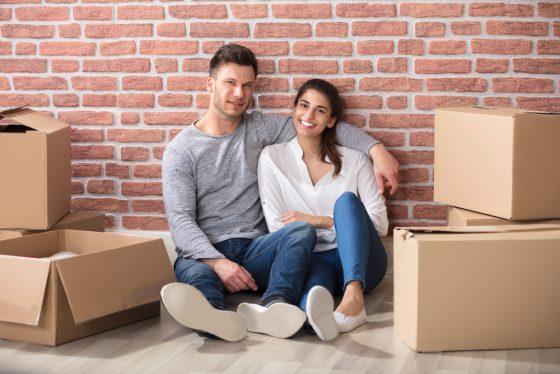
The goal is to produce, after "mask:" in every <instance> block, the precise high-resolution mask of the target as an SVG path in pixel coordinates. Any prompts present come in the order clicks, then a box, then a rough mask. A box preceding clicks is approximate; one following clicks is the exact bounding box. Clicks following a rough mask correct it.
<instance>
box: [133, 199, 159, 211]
mask: <svg viewBox="0 0 560 374" xmlns="http://www.w3.org/2000/svg"><path fill="white" fill-rule="evenodd" d="M132 211H133V212H148V213H165V206H164V204H163V200H161V199H160V200H156V199H153V200H132Z"/></svg>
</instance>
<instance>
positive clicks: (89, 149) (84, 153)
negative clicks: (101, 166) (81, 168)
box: [72, 144, 115, 160]
mask: <svg viewBox="0 0 560 374" xmlns="http://www.w3.org/2000/svg"><path fill="white" fill-rule="evenodd" d="M114 153H115V148H114V147H113V146H112V145H76V144H73V145H72V159H73V160H84V159H86V160H101V159H105V160H112V159H113V154H114Z"/></svg>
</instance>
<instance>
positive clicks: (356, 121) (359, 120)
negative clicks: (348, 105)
mask: <svg viewBox="0 0 560 374" xmlns="http://www.w3.org/2000/svg"><path fill="white" fill-rule="evenodd" d="M342 120H343V121H344V122H347V123H349V124H351V125H353V126H355V127H359V128H362V127H365V125H366V118H365V117H364V116H362V115H361V114H350V113H346V114H343V115H342Z"/></svg>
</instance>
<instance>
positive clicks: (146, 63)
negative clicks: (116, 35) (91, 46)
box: [82, 58, 150, 73]
mask: <svg viewBox="0 0 560 374" xmlns="http://www.w3.org/2000/svg"><path fill="white" fill-rule="evenodd" d="M82 71H84V72H88V73H91V72H104V73H147V72H149V71H150V59H148V58H119V59H114V60H113V59H111V60H103V59H95V60H84V62H83V68H82Z"/></svg>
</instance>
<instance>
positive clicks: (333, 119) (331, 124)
mask: <svg viewBox="0 0 560 374" xmlns="http://www.w3.org/2000/svg"><path fill="white" fill-rule="evenodd" d="M335 122H336V118H335V117H331V119H330V120H329V122H328V123H327V127H328V128H329V129H330V128H332V127H333V126H334V123H335Z"/></svg>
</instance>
